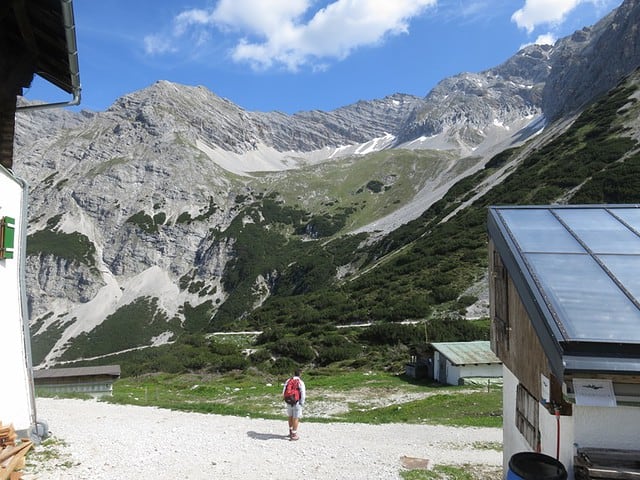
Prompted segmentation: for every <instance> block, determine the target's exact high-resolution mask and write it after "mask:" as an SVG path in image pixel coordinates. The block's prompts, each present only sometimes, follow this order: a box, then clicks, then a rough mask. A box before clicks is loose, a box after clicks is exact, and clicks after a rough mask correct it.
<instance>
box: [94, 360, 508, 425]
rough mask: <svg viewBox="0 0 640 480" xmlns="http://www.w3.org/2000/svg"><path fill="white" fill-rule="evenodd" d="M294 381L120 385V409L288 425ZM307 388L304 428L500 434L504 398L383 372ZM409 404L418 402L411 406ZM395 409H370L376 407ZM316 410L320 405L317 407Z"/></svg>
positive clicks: (324, 375) (176, 380)
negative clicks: (387, 426)
mask: <svg viewBox="0 0 640 480" xmlns="http://www.w3.org/2000/svg"><path fill="white" fill-rule="evenodd" d="M286 378H287V375H269V374H264V373H260V372H258V371H255V370H249V371H247V372H234V373H229V374H226V375H213V374H198V375H196V374H183V375H169V374H156V375H145V376H139V377H131V378H123V379H120V380H118V381H117V382H116V383H115V384H114V390H113V392H114V393H113V397H111V398H108V399H106V400H107V401H109V402H113V403H122V404H135V405H154V406H158V407H163V408H169V409H173V410H185V411H194V412H202V413H217V414H221V415H235V416H249V417H253V418H282V415H283V403H282V399H281V393H282V384H283V383H284V381H285V380H286ZM303 378H304V380H305V383H306V386H307V412H309V414H308V415H305V421H310V422H330V421H341V422H349V423H370V424H382V423H412V424H420V423H424V424H441V425H455V426H476V427H480V426H482V427H500V426H501V425H502V392H501V390H500V389H498V388H495V389H494V390H493V391H492V392H489V393H487V392H486V390H484V389H482V388H479V389H477V390H474V389H469V388H464V387H443V386H440V385H437V384H429V383H426V382H419V381H409V380H408V379H407V378H405V377H403V376H397V375H391V374H388V373H384V372H364V371H362V372H357V371H352V372H339V371H336V370H332V369H325V370H323V369H318V370H313V371H309V372H307V373H304V374H303ZM407 398H409V399H411V398H414V399H415V398H419V399H418V400H409V401H407V400H406V399H407ZM381 399H382V401H383V402H384V403H385V404H387V405H388V404H391V405H390V406H387V407H382V408H370V407H369V405H370V402H371V401H372V400H377V401H379V400H381ZM323 402H328V403H332V404H335V403H337V402H342V403H343V404H346V405H348V407H349V408H348V410H349V411H348V412H347V413H342V414H338V415H333V416H331V415H320V414H318V413H316V414H314V413H312V412H314V408H315V411H316V412H317V411H318V409H317V408H316V406H317V405H320V404H322V403H323ZM314 403H315V405H314Z"/></svg>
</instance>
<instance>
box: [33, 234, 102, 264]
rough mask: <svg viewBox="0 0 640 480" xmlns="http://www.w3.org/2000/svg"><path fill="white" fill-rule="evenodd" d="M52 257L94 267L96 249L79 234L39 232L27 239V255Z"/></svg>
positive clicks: (86, 238) (87, 239)
mask: <svg viewBox="0 0 640 480" xmlns="http://www.w3.org/2000/svg"><path fill="white" fill-rule="evenodd" d="M40 254H42V255H53V256H55V257H59V258H64V259H66V260H69V261H71V262H74V263H82V264H85V265H87V266H88V267H90V268H93V267H95V263H96V261H95V254H96V248H95V246H94V245H93V243H92V242H91V240H89V238H88V237H86V236H85V235H83V234H81V233H79V232H73V233H63V232H54V231H52V230H40V231H37V232H35V233H32V234H31V235H29V236H28V238H27V255H40Z"/></svg>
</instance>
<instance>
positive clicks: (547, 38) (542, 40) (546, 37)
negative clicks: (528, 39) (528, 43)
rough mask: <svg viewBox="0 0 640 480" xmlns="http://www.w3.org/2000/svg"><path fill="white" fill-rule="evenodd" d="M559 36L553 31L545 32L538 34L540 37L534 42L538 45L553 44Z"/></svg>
mask: <svg viewBox="0 0 640 480" xmlns="http://www.w3.org/2000/svg"><path fill="white" fill-rule="evenodd" d="M556 40H557V38H556V37H555V35H553V34H552V33H545V34H543V35H538V38H536V39H535V41H534V42H533V43H534V44H536V45H553V44H554V43H556Z"/></svg>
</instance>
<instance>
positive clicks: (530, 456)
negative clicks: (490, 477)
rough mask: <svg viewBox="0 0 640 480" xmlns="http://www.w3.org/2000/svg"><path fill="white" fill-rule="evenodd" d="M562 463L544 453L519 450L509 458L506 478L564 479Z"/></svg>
mask: <svg viewBox="0 0 640 480" xmlns="http://www.w3.org/2000/svg"><path fill="white" fill-rule="evenodd" d="M566 479H567V470H566V469H565V468H564V465H562V463H560V462H559V461H558V460H556V459H555V458H553V457H550V456H549V455H545V454H544V453H535V452H520V453H516V454H515V455H513V456H512V457H511V458H510V459H509V471H508V472H507V480H566Z"/></svg>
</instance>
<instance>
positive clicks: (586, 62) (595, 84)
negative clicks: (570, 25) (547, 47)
mask: <svg viewBox="0 0 640 480" xmlns="http://www.w3.org/2000/svg"><path fill="white" fill-rule="evenodd" d="M639 66H640V2H638V1H637V0H626V1H625V2H623V3H622V5H620V7H618V9H616V10H615V11H613V12H612V13H611V14H609V15H607V16H606V17H605V18H603V19H602V20H601V21H599V22H598V23H597V24H596V25H594V26H593V27H588V28H584V29H582V30H580V31H578V32H575V33H574V34H573V35H571V36H569V37H566V38H564V39H562V40H559V41H558V42H557V43H556V45H555V46H554V49H553V52H552V63H551V72H550V74H549V78H548V79H547V81H546V83H545V87H544V91H543V100H542V108H543V110H544V112H545V115H546V117H547V118H548V119H549V120H555V119H557V118H559V117H561V116H562V115H567V114H571V113H575V112H576V111H577V110H578V109H580V108H581V107H584V106H585V105H586V104H587V103H588V102H590V101H592V100H594V99H595V98H596V97H598V96H600V95H602V94H603V93H605V92H607V91H608V90H610V89H611V88H613V87H614V86H615V85H616V84H617V83H618V82H619V81H620V79H621V78H622V77H624V76H626V75H628V74H629V73H631V72H632V71H633V70H635V69H636V68H638V67H639Z"/></svg>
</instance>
